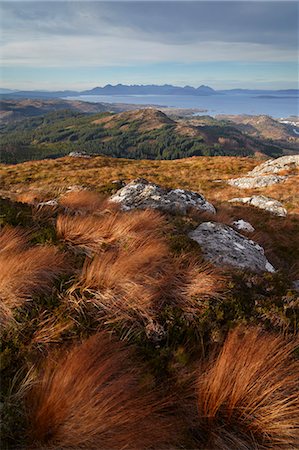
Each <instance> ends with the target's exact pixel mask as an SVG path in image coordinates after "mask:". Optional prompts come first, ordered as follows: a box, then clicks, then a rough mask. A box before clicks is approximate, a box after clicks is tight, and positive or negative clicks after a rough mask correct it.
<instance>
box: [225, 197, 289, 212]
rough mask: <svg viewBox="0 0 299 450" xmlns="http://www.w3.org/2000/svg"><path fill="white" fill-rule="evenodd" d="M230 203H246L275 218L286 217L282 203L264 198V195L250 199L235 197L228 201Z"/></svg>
mask: <svg viewBox="0 0 299 450" xmlns="http://www.w3.org/2000/svg"><path fill="white" fill-rule="evenodd" d="M229 202H230V203H246V204H248V205H251V206H255V207H256V208H259V209H264V210H265V211H269V212H270V213H272V214H275V215H276V216H281V217H285V216H286V215H287V210H286V209H285V208H284V207H283V205H282V203H280V202H279V201H278V200H274V199H273V198H270V197H265V196H264V195H253V196H252V197H237V198H232V199H231V200H229Z"/></svg>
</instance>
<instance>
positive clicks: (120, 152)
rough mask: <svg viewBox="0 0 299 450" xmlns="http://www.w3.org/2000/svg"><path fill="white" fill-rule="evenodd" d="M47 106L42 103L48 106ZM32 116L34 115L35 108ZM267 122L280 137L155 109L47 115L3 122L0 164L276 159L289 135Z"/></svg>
mask: <svg viewBox="0 0 299 450" xmlns="http://www.w3.org/2000/svg"><path fill="white" fill-rule="evenodd" d="M65 103H67V102H65ZM6 106H7V105H6ZM50 106H51V105H47V107H48V108H50ZM24 108H25V106H24V105H22V108H21V106H20V105H19V106H18V105H15V109H14V110H16V111H18V113H19V114H20V115H21V117H22V111H23V110H24ZM27 108H29V106H27ZM35 109H36V108H35ZM32 114H36V113H35V110H34V112H33V113H32ZM269 120H270V119H269ZM272 122H273V124H272V128H273V129H275V130H276V129H279V130H280V134H278V135H277V134H274V138H273V139H274V140H273V139H271V137H269V136H268V135H267V136H266V137H264V136H263V133H262V132H260V130H259V131H256V132H252V129H253V130H254V128H253V126H252V125H251V128H250V127H249V126H248V127H247V128H246V127H245V126H244V125H243V124H242V126H241V125H240V124H238V123H234V122H232V121H228V120H216V119H212V118H211V117H198V118H196V117H195V118H194V119H192V120H182V119H179V118H177V117H173V118H170V117H168V116H167V115H166V114H164V113H163V112H161V111H158V110H156V109H143V110H135V111H126V112H122V113H119V114H111V113H107V112H103V113H100V114H83V113H82V112H78V111H72V110H59V111H54V112H53V111H52V112H49V113H47V114H44V115H41V116H35V117H28V118H26V119H23V120H13V121H12V122H10V121H8V122H7V123H6V122H5V120H4V122H3V123H2V126H1V161H2V162H4V163H17V162H22V161H27V160H34V159H43V158H57V157H61V156H64V155H67V154H68V153H70V152H73V151H77V152H78V151H79V152H83V151H84V152H86V153H87V154H91V155H92V154H93V155H107V156H112V157H117V158H119V157H121V158H134V159H177V158H184V157H188V156H200V155H206V156H209V155H211V156H214V155H235V156H250V155H251V156H253V155H255V154H256V153H259V154H263V155H270V156H280V155H282V154H283V153H284V151H285V149H286V148H288V147H290V151H293V150H292V149H293V147H292V145H293V144H292V143H290V142H287V138H286V136H287V137H288V135H289V130H287V126H286V125H283V124H279V123H278V122H275V121H273V120H272ZM282 128H283V130H282V131H281V129H282ZM284 128H285V130H284ZM283 132H284V134H283ZM277 136H278V137H279V139H282V137H283V138H284V143H282V142H280V141H279V140H277Z"/></svg>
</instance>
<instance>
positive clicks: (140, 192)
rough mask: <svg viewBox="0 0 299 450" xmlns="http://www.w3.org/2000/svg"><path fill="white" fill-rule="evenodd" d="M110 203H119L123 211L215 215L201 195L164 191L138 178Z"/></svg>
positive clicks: (171, 190) (121, 190)
mask: <svg viewBox="0 0 299 450" xmlns="http://www.w3.org/2000/svg"><path fill="white" fill-rule="evenodd" d="M110 201H112V202H116V203H120V204H121V208H122V210H123V211H129V210H131V209H135V208H140V209H146V208H152V209H160V210H162V211H167V212H173V213H175V212H179V213H182V214H186V212H187V210H188V209H189V208H195V209H197V210H199V211H208V212H211V213H215V212H216V210H215V208H214V206H213V205H212V204H211V203H209V202H207V201H206V199H205V198H204V196H203V195H201V194H198V193H196V192H192V191H186V190H183V189H164V188H162V187H161V186H158V185H157V184H155V183H151V182H149V181H147V180H144V179H143V178H138V179H137V180H134V181H132V182H131V183H129V184H127V185H126V186H125V187H123V188H122V189H120V190H119V191H117V192H116V194H114V195H113V196H112V197H111V198H110Z"/></svg>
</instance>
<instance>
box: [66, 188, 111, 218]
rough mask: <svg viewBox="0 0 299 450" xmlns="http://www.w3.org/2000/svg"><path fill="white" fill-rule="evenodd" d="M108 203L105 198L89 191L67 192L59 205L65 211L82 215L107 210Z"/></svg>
mask: <svg viewBox="0 0 299 450" xmlns="http://www.w3.org/2000/svg"><path fill="white" fill-rule="evenodd" d="M106 203H107V202H106V200H105V198H104V197H103V196H101V195H99V194H98V193H97V192H94V191H88V190H87V189H82V190H76V191H71V192H67V193H66V194H65V195H64V196H62V197H61V198H60V200H59V204H60V205H61V206H63V207H64V208H65V209H67V210H70V211H75V212H81V213H82V212H84V213H93V212H96V211H100V210H102V209H103V208H105V206H106Z"/></svg>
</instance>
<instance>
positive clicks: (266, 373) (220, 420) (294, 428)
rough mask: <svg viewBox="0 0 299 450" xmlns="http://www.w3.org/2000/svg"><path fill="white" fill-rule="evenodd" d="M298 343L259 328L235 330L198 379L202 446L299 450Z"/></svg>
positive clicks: (199, 425) (199, 422)
mask: <svg viewBox="0 0 299 450" xmlns="http://www.w3.org/2000/svg"><path fill="white" fill-rule="evenodd" d="M297 345H298V341H297V342H294V341H293V342H288V343H287V342H285V341H284V339H283V338H282V337H280V336H273V335H270V334H264V333H262V332H261V331H259V330H258V329H249V330H242V329H236V330H234V331H232V332H230V334H229V335H228V337H227V339H226V341H225V343H224V346H223V348H222V350H221V351H220V354H219V355H218V357H216V358H215V359H213V360H212V361H211V362H210V364H209V365H208V367H207V368H206V370H204V371H202V369H201V370H200V371H199V372H198V375H197V377H198V378H197V409H198V423H197V425H198V429H199V430H200V431H199V433H200V434H201V438H202V447H203V448H208V449H219V450H231V449H238V450H241V449H244V450H245V449H246V450H249V449H250V450H251V449H255V448H256V449H266V448H271V449H272V448H277V449H288V450H290V449H295V448H297V445H298V442H299V422H298V420H299V415H298V411H299V392H298V388H299V382H298V379H299V378H298V375H299V362H298V360H297V361H296V360H294V359H292V356H291V355H292V352H293V351H294V349H295V348H296V346H297ZM202 447H201V445H199V448H202Z"/></svg>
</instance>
